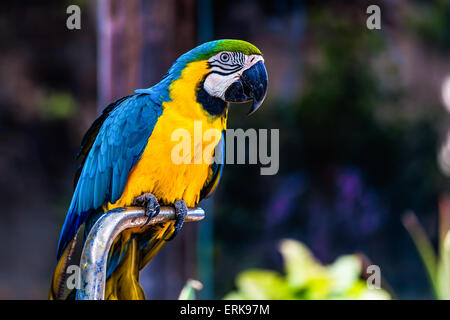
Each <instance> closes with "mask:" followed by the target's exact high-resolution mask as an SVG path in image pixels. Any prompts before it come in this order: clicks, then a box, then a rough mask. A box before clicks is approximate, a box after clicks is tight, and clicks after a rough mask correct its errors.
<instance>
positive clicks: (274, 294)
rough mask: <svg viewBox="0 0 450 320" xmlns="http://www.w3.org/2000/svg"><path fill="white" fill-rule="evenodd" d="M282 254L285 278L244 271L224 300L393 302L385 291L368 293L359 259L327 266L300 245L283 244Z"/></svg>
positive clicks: (266, 272) (348, 257) (267, 272)
mask: <svg viewBox="0 0 450 320" xmlns="http://www.w3.org/2000/svg"><path fill="white" fill-rule="evenodd" d="M280 251H281V254H282V256H283V260H284V274H281V273H278V272H275V271H270V270H260V269H252V270H247V271H244V272H242V273H241V274H240V275H239V276H238V277H237V280H236V285H237V290H236V291H233V292H231V293H229V294H228V295H226V296H225V299H239V300H241V299H245V300H247V299H250V300H251V299H264V300H290V299H301V300H322V299H390V295H389V294H388V293H387V292H386V291H384V290H383V289H369V288H368V287H367V285H366V283H365V281H363V280H362V279H361V278H360V275H361V260H360V258H359V257H358V256H356V255H345V256H341V257H340V258H338V259H337V260H336V261H335V262H334V263H332V264H331V265H328V266H324V265H321V264H320V263H319V262H318V261H317V260H316V259H315V258H314V257H313V255H312V254H311V252H310V251H309V250H308V248H307V247H306V246H305V245H303V244H302V243H300V242H298V241H294V240H284V241H282V243H281V246H280Z"/></svg>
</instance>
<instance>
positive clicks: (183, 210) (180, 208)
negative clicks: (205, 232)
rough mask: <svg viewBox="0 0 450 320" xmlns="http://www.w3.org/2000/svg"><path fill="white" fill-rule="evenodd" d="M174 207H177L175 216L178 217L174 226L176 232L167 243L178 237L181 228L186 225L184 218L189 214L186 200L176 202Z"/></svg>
mask: <svg viewBox="0 0 450 320" xmlns="http://www.w3.org/2000/svg"><path fill="white" fill-rule="evenodd" d="M173 206H174V207H175V214H176V216H177V217H176V221H175V225H174V228H175V230H174V231H173V234H172V235H171V236H170V237H169V238H168V239H167V240H166V241H171V240H173V239H174V238H175V237H176V235H177V234H178V232H180V230H181V227H183V224H184V218H186V215H187V212H188V209H187V206H186V202H184V200H177V201H175V202H174V204H173Z"/></svg>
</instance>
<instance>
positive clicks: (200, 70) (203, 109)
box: [158, 60, 228, 121]
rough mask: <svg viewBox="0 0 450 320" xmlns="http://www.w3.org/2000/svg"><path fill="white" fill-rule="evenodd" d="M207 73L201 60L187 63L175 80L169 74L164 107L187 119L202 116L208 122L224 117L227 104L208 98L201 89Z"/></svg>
mask: <svg viewBox="0 0 450 320" xmlns="http://www.w3.org/2000/svg"><path fill="white" fill-rule="evenodd" d="M208 73H209V64H208V61H206V60H202V61H194V62H190V63H188V64H187V65H186V66H185V67H184V69H182V71H181V72H180V74H179V75H178V77H177V78H175V79H174V78H173V77H174V75H173V74H169V76H168V78H167V79H165V81H167V80H168V79H170V80H171V83H170V85H169V99H168V100H169V101H166V102H165V103H164V106H165V107H170V108H175V109H176V110H177V112H178V113H179V114H180V115H184V116H187V117H199V116H201V115H203V117H204V116H206V117H207V118H209V120H210V121H216V120H218V119H219V118H224V117H226V111H227V107H228V105H227V103H226V102H225V101H223V100H222V99H219V98H216V97H212V96H210V95H209V94H208V93H207V92H206V90H205V89H204V88H203V81H204V78H205V75H207V74H208ZM159 85H161V83H160V84H158V86H159Z"/></svg>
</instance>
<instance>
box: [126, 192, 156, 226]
mask: <svg viewBox="0 0 450 320" xmlns="http://www.w3.org/2000/svg"><path fill="white" fill-rule="evenodd" d="M131 205H132V206H137V207H143V208H144V210H145V215H146V216H148V219H147V221H146V222H145V224H144V225H143V226H142V227H145V226H146V225H147V224H148V223H149V222H150V220H151V219H152V218H154V217H156V216H157V215H158V214H159V211H160V206H159V203H158V200H157V199H156V197H155V196H154V195H152V194H151V193H144V194H142V195H140V196H139V197H136V198H134V200H133V203H132V204H131Z"/></svg>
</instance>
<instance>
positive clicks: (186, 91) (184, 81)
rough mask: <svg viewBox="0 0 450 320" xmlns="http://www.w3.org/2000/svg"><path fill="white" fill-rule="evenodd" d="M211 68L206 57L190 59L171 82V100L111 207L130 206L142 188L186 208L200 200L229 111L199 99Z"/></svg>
mask: <svg viewBox="0 0 450 320" xmlns="http://www.w3.org/2000/svg"><path fill="white" fill-rule="evenodd" d="M207 68H208V67H207V64H206V62H204V61H199V62H192V63H190V64H189V65H188V66H187V67H186V68H185V69H184V70H183V72H182V74H181V76H180V78H179V79H178V80H175V81H174V82H173V83H172V85H171V86H170V97H171V101H168V102H164V103H163V112H162V115H161V116H160V117H159V119H158V122H157V123H156V125H155V128H154V129H153V132H152V134H151V136H150V138H149V139H148V143H147V147H146V148H145V150H144V152H143V154H142V156H141V158H140V160H139V161H138V162H137V164H136V165H135V167H134V168H133V169H132V170H131V172H130V174H129V176H128V180H127V183H126V185H125V188H124V190H123V193H122V196H121V197H120V199H119V200H118V201H116V202H115V203H114V204H108V205H107V206H106V209H107V210H111V209H113V208H116V207H121V206H128V205H130V204H131V203H132V201H133V199H134V198H135V197H137V196H139V195H141V194H142V193H144V192H150V193H152V194H153V195H155V197H156V198H157V199H158V200H159V201H160V203H161V204H172V203H173V202H174V201H175V200H179V199H183V200H184V201H185V202H186V204H187V206H188V207H194V206H196V205H197V203H198V201H199V198H200V191H201V189H202V187H203V185H204V183H205V181H206V179H207V178H208V175H209V173H210V163H211V161H212V157H213V155H214V147H215V145H217V143H218V142H219V140H220V135H218V134H220V133H221V131H222V130H224V129H226V115H225V116H222V117H216V118H213V117H211V116H209V115H208V113H207V112H206V111H205V110H204V109H203V107H202V106H201V105H200V104H199V103H198V102H197V100H196V96H195V90H196V86H197V84H198V82H199V79H201V78H202V77H203V75H204V74H206V73H207ZM211 129H212V130H211Z"/></svg>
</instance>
